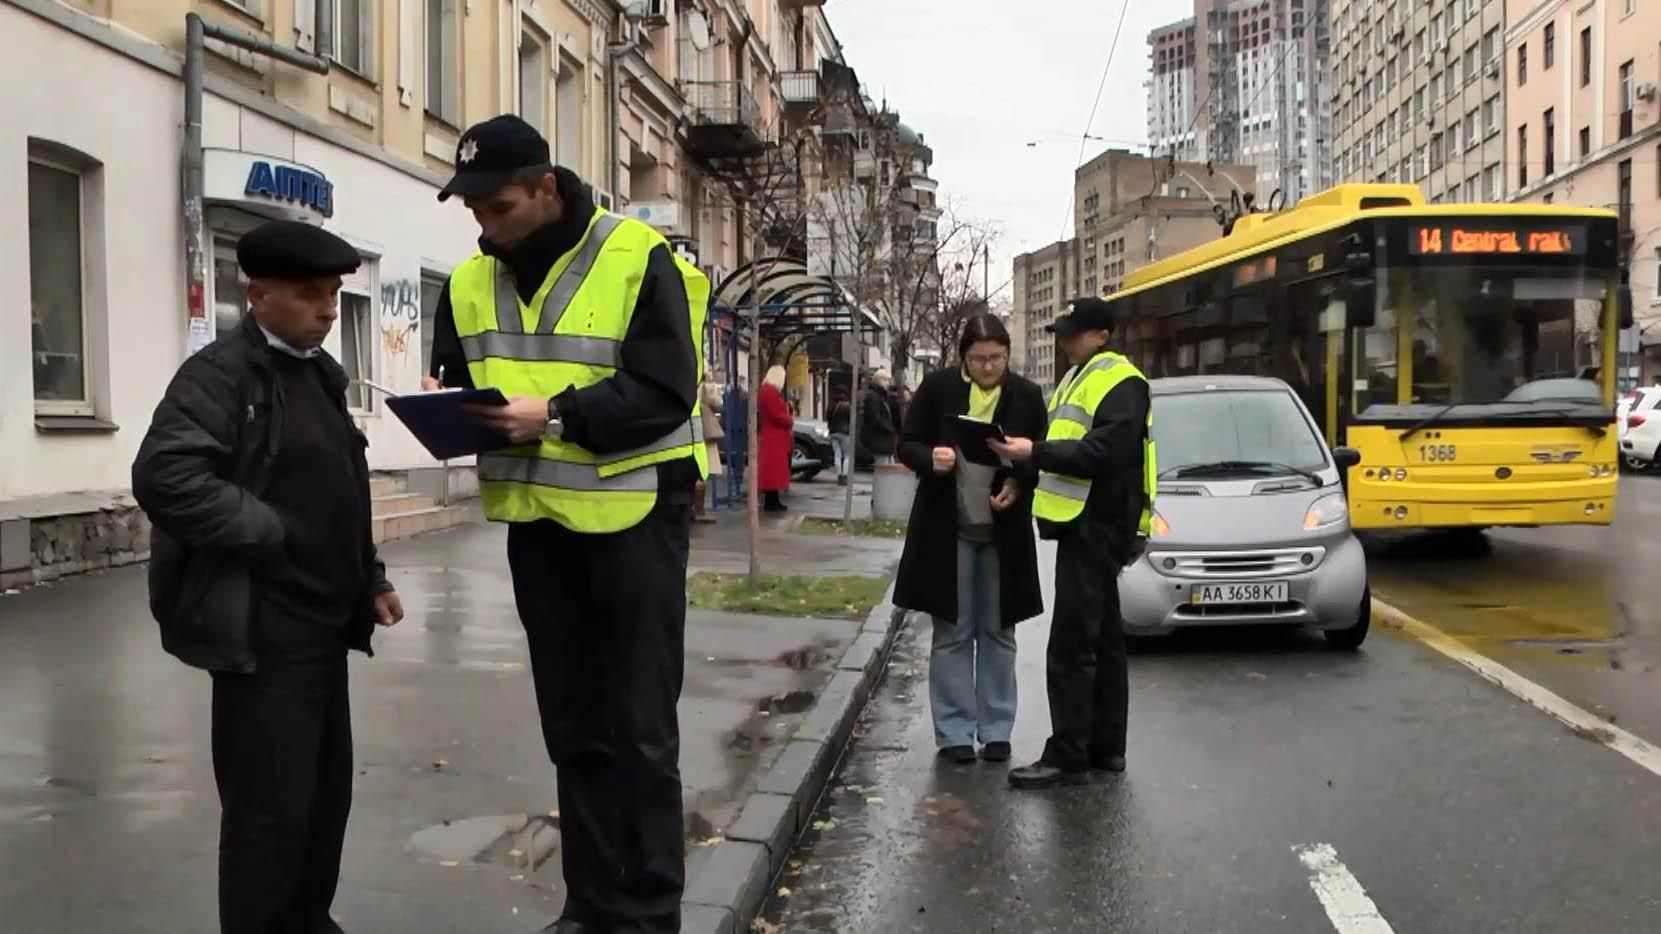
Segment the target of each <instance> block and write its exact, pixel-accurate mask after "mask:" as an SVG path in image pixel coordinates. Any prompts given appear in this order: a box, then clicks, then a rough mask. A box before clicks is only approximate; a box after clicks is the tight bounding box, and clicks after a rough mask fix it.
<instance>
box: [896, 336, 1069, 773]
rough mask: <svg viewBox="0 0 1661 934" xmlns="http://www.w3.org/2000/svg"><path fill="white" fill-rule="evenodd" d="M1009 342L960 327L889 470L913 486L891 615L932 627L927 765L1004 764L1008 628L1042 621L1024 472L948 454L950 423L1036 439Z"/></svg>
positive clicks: (1011, 647) (1029, 485) (1031, 395)
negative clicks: (933, 761) (916, 617)
mask: <svg viewBox="0 0 1661 934" xmlns="http://www.w3.org/2000/svg"><path fill="white" fill-rule="evenodd" d="M1009 344H1010V341H1009V332H1008V331H1007V330H1005V328H1004V326H1003V323H1002V322H1000V321H999V320H998V319H997V318H996V317H994V316H993V315H989V314H977V315H975V316H974V317H971V318H970V319H969V320H968V322H966V324H965V325H964V328H963V337H962V339H961V340H960V341H959V342H958V361H959V364H960V365H959V367H958V368H956V369H951V370H939V371H937V372H934V373H931V374H929V375H928V376H927V377H925V378H924V379H923V384H922V386H921V387H919V389H918V390H917V393H916V395H915V397H914V398H913V399H912V403H911V406H910V411H909V413H908V416H907V418H906V422H905V429H904V432H903V433H902V435H901V438H900V450H899V456H900V462H901V463H903V464H905V465H906V466H907V467H909V468H911V471H912V472H913V473H915V474H916V475H917V477H918V481H917V496H916V498H915V499H914V500H913V502H912V509H911V519H910V522H909V523H908V524H907V526H906V538H905V551H904V553H903V554H902V556H901V558H900V572H899V577H898V579H897V580H896V582H895V585H894V603H895V605H897V606H900V607H903V608H905V609H908V610H914V611H916V612H919V613H927V614H929V615H930V616H932V617H933V618H934V632H933V636H934V639H933V644H932V647H931V649H930V652H929V706H930V709H931V710H932V711H933V714H934V739H935V744H936V745H937V746H938V747H939V753H938V754H939V756H940V757H941V758H942V759H945V760H947V761H950V762H956V763H967V762H972V761H974V759H975V756H976V752H975V744H976V743H977V742H978V743H980V744H981V748H980V753H979V755H980V757H981V758H983V759H986V760H987V761H989V762H1003V761H1006V760H1008V759H1009V739H1010V734H1011V733H1012V732H1013V731H1014V729H1015V624H1016V623H1018V622H1020V621H1022V620H1025V619H1030V618H1032V617H1034V616H1037V615H1038V614H1039V613H1042V612H1043V611H1044V597H1043V593H1042V591H1041V589H1040V584H1039V577H1038V549H1037V545H1036V543H1035V542H1034V540H1033V532H1032V494H1033V489H1034V487H1035V486H1036V485H1037V481H1038V473H1037V471H1036V470H1033V469H1032V468H1031V465H1030V464H1021V465H1019V466H1016V467H1010V466H1005V465H1002V464H999V463H998V462H997V460H996V459H995V458H992V457H991V456H990V452H988V451H985V450H980V451H973V452H968V455H967V456H966V452H965V451H964V450H963V449H962V448H961V447H960V446H959V445H958V442H957V438H958V435H957V432H956V430H955V426H956V423H957V421H958V419H959V417H960V416H968V417H970V418H974V419H978V420H980V421H986V422H994V423H996V424H997V425H999V426H1000V427H1002V428H1003V430H1004V431H1005V432H1006V433H1012V434H1016V435H1027V436H1032V435H1036V434H1038V433H1040V432H1042V431H1043V430H1044V396H1043V393H1042V392H1041V391H1040V390H1039V388H1038V387H1037V386H1036V385H1035V384H1033V383H1031V382H1029V381H1027V380H1025V379H1022V378H1021V377H1020V376H1017V375H1016V374H1015V373H1013V372H1011V371H1010V370H1009Z"/></svg>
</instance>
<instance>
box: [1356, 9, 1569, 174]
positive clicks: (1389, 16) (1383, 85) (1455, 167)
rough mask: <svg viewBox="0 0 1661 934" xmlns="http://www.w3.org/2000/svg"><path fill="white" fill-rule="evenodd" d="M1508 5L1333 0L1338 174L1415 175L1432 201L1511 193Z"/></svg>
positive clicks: (1565, 45) (1566, 42) (1566, 44)
mask: <svg viewBox="0 0 1661 934" xmlns="http://www.w3.org/2000/svg"><path fill="white" fill-rule="evenodd" d="M1511 5H1512V6H1515V5H1516V4H1514V3H1513V4H1511ZM1506 6H1507V4H1506V3H1505V0H1428V2H1411V0H1390V2H1387V3H1386V2H1379V0H1333V4H1332V34H1333V51H1332V56H1333V85H1334V91H1333V95H1332V105H1333V108H1334V112H1335V114H1336V116H1337V126H1338V128H1339V129H1338V148H1337V150H1336V151H1337V153H1338V177H1339V178H1340V179H1343V180H1346V181H1360V182H1398V183H1408V184H1415V185H1418V186H1419V187H1420V188H1421V189H1422V190H1423V191H1424V194H1425V197H1426V198H1427V199H1428V200H1430V201H1433V202H1443V201H1465V202H1470V201H1484V200H1498V199H1500V198H1502V197H1503V196H1504V193H1505V153H1506V148H1505V139H1504V135H1505V134H1504V131H1505V81H1504V80H1503V74H1502V73H1503V71H1504V67H1503V61H1502V59H1503V57H1504V54H1505V36H1504V34H1505V9H1506ZM1563 43H1564V49H1565V51H1566V50H1567V46H1568V37H1566V36H1565V37H1563Z"/></svg>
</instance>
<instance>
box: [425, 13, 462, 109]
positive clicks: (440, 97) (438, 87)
mask: <svg viewBox="0 0 1661 934" xmlns="http://www.w3.org/2000/svg"><path fill="white" fill-rule="evenodd" d="M424 10H425V13H426V21H427V49H426V68H427V100H426V104H425V106H426V108H427V113H428V114H429V115H430V116H434V117H437V118H438V119H440V120H443V121H444V122H445V123H448V124H450V125H451V126H458V125H460V123H461V94H460V89H459V87H458V84H459V82H458V78H459V76H460V74H461V50H460V45H459V44H458V43H457V42H456V0H425V5H424Z"/></svg>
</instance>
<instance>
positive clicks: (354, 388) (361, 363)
mask: <svg viewBox="0 0 1661 934" xmlns="http://www.w3.org/2000/svg"><path fill="white" fill-rule="evenodd" d="M371 304H372V303H371V302H370V301H369V296H368V294H366V293H365V292H360V291H358V290H356V289H354V288H352V287H351V286H346V287H344V288H342V289H341V290H340V325H339V327H340V365H341V366H342V367H345V369H346V378H347V379H349V380H351V381H352V382H351V384H350V385H348V386H347V387H346V402H347V405H348V406H349V407H350V408H352V409H353V410H355V411H359V412H367V411H369V409H370V407H371V405H372V400H373V399H374V398H375V396H374V390H372V389H370V388H369V386H368V385H367V384H366V383H365V382H364V380H372V379H374V378H375V369H374V356H373V354H374V350H375V339H374V333H375V332H374V329H373V324H374V320H373V317H372V314H371Z"/></svg>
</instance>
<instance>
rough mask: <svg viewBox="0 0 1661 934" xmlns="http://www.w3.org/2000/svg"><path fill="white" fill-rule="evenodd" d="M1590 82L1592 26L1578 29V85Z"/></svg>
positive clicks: (1583, 85) (1582, 85)
mask: <svg viewBox="0 0 1661 934" xmlns="http://www.w3.org/2000/svg"><path fill="white" fill-rule="evenodd" d="M1591 83H1592V27H1590V26H1587V27H1586V28H1585V29H1582V30H1581V31H1580V86H1581V87H1585V86H1586V85H1588V84H1591Z"/></svg>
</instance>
